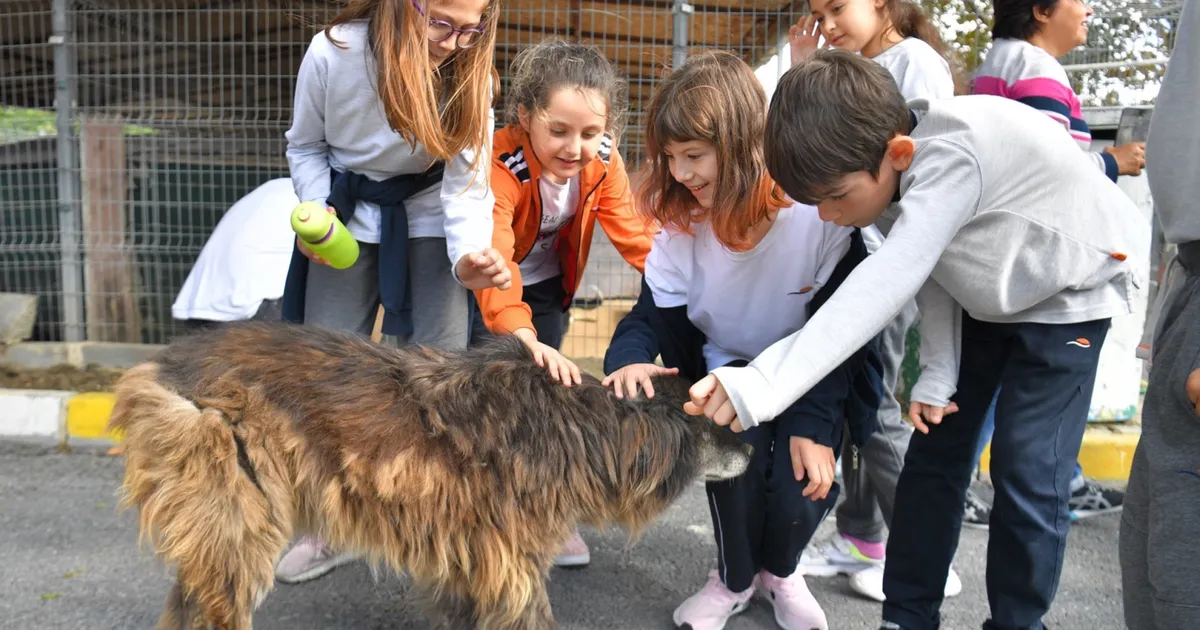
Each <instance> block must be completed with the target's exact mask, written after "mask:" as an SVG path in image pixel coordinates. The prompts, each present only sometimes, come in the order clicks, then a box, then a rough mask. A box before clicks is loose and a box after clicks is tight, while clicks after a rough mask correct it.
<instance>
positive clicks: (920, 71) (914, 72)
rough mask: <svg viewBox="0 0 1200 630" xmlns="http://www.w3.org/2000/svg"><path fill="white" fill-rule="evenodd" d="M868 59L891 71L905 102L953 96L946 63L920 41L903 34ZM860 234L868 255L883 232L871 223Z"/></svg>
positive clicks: (950, 75) (951, 82) (881, 239)
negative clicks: (904, 36)
mask: <svg viewBox="0 0 1200 630" xmlns="http://www.w3.org/2000/svg"><path fill="white" fill-rule="evenodd" d="M871 60H872V61H874V62H875V63H877V64H879V65H881V66H883V67H884V69H885V70H887V71H888V72H890V73H891V75H892V78H894V79H895V80H896V85H897V86H898V87H899V88H900V95H901V96H903V97H904V100H906V101H911V100H913V99H917V98H926V99H936V98H951V97H953V96H954V76H953V75H952V74H950V64H949V63H948V62H947V61H946V59H945V58H944V57H942V56H941V55H939V54H938V53H937V51H936V50H934V49H933V46H930V45H929V44H927V43H925V41H924V40H921V39H917V38H916V37H906V38H904V39H903V40H902V41H900V42H898V43H897V44H896V45H894V46H892V47H891V48H888V49H887V50H885V51H883V52H881V53H879V54H878V55H875V56H874V57H872V58H871ZM862 236H863V242H864V243H865V244H866V246H867V251H868V252H870V253H872V254H874V253H875V252H876V251H877V250H878V249H879V246H880V245H882V244H883V234H882V233H880V231H879V228H877V227H875V226H873V225H872V226H868V227H866V228H863V230H862Z"/></svg>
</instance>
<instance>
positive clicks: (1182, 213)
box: [1146, 0, 1200, 244]
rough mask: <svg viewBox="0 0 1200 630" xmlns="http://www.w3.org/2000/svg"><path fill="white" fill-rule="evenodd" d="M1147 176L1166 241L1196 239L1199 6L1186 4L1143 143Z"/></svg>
mask: <svg viewBox="0 0 1200 630" xmlns="http://www.w3.org/2000/svg"><path fill="white" fill-rule="evenodd" d="M1146 177H1147V178H1148V179H1149V181H1150V192H1151V193H1152V194H1153V195H1154V212H1155V214H1156V215H1157V216H1158V220H1159V221H1160V222H1161V225H1162V227H1163V233H1164V235H1165V236H1166V239H1167V242H1169V243H1177V244H1178V243H1188V242H1191V241H1200V2H1197V0H1187V2H1185V3H1184V5H1183V13H1182V15H1181V16H1180V18H1179V28H1178V29H1177V30H1176V31H1175V49H1174V50H1173V51H1172V52H1171V64H1170V67H1168V68H1167V77H1166V79H1165V80H1164V81H1163V84H1162V88H1161V90H1160V91H1159V93H1158V99H1157V100H1156V101H1155V104H1154V118H1153V119H1152V120H1151V121H1150V136H1149V137H1148V138H1147V140H1146Z"/></svg>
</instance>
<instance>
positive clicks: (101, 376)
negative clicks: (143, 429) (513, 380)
mask: <svg viewBox="0 0 1200 630" xmlns="http://www.w3.org/2000/svg"><path fill="white" fill-rule="evenodd" d="M576 362H577V364H578V365H579V368H580V369H581V370H583V371H585V372H589V373H591V374H592V375H593V376H595V377H596V378H604V370H603V363H602V362H601V360H600V359H591V358H583V359H576ZM120 375H121V370H116V369H111V368H101V367H94V366H93V367H89V368H86V369H80V368H76V367H71V366H68V365H59V366H55V367H52V368H42V369H32V368H20V367H15V366H10V365H0V389H60V390H66V391H72V392H107V391H112V385H113V383H114V382H116V380H117V377H118V376H120Z"/></svg>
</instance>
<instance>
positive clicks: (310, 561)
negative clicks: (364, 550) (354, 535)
mask: <svg viewBox="0 0 1200 630" xmlns="http://www.w3.org/2000/svg"><path fill="white" fill-rule="evenodd" d="M355 558H356V556H355V555H354V554H351V553H337V552H335V551H333V550H332V549H330V548H329V545H326V544H325V541H323V540H321V539H320V538H317V537H316V536H303V537H301V538H300V541H299V542H297V543H296V546H295V547H292V548H291V550H290V551H288V552H287V553H286V554H284V556H283V558H282V559H281V560H280V561H279V564H277V565H276V566H275V579H276V580H278V581H280V582H283V583H284V584H299V583H300V582H307V581H308V580H315V579H317V578H319V577H321V576H322V575H325V574H326V573H329V572H330V571H332V570H334V569H335V568H337V567H339V566H341V565H343V564H346V563H347V562H352V561H354V560H355Z"/></svg>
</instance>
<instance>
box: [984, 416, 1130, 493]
mask: <svg viewBox="0 0 1200 630" xmlns="http://www.w3.org/2000/svg"><path fill="white" fill-rule="evenodd" d="M1141 435H1142V433H1141V427H1140V426H1139V425H1137V424H1134V423H1123V424H1112V425H1096V426H1089V427H1088V429H1087V431H1086V432H1084V434H1083V445H1082V446H1080V448H1079V465H1080V466H1082V467H1083V474H1084V476H1085V477H1090V478H1092V479H1096V480H1098V481H1127V480H1128V479H1129V470H1130V468H1131V467H1132V466H1133V452H1134V450H1136V449H1137V445H1138V439H1140V438H1141ZM991 451H992V445H991V444H989V445H988V447H987V448H985V449H984V450H983V455H982V456H980V458H979V466H980V468H982V469H983V472H984V473H987V472H988V465H989V464H990V463H991V456H992V452H991Z"/></svg>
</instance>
